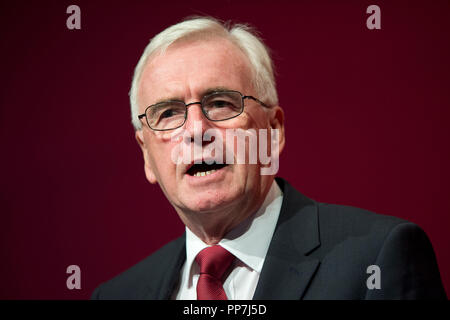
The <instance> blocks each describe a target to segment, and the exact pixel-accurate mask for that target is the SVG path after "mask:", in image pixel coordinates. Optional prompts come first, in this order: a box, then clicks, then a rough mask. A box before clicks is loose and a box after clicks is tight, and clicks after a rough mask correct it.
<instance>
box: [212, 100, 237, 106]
mask: <svg viewBox="0 0 450 320" xmlns="http://www.w3.org/2000/svg"><path fill="white" fill-rule="evenodd" d="M211 107H213V108H225V107H233V104H232V103H231V102H228V101H225V100H215V101H213V102H212V103H211Z"/></svg>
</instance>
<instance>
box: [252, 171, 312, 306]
mask: <svg viewBox="0 0 450 320" xmlns="http://www.w3.org/2000/svg"><path fill="white" fill-rule="evenodd" d="M277 182H278V184H279V185H280V188H281V189H282V190H283V193H284V197H283V204H282V206H281V211H280V217H279V218H278V222H277V226H276V228H275V232H274V235H273V237H272V241H271V243H270V246H269V250H268V252H267V255H266V259H265V262H264V265H263V269H262V270H261V275H260V279H259V282H258V285H257V287H256V291H255V294H254V296H253V299H255V300H270V299H283V300H291V299H301V298H302V297H303V295H304V294H305V292H306V290H307V288H308V285H309V283H310V281H311V280H312V278H313V277H314V274H315V272H316V270H317V268H318V267H319V265H320V262H319V260H317V259H314V258H311V257H309V256H308V254H309V253H310V252H312V251H313V250H314V249H316V248H317V247H318V246H319V245H320V239H319V223H318V214H317V207H316V205H315V203H314V201H312V200H310V199H308V198H307V197H305V196H303V195H302V194H300V193H299V192H298V191H296V190H295V189H294V188H293V187H291V186H290V185H289V184H288V183H287V182H286V181H284V180H282V179H277Z"/></svg>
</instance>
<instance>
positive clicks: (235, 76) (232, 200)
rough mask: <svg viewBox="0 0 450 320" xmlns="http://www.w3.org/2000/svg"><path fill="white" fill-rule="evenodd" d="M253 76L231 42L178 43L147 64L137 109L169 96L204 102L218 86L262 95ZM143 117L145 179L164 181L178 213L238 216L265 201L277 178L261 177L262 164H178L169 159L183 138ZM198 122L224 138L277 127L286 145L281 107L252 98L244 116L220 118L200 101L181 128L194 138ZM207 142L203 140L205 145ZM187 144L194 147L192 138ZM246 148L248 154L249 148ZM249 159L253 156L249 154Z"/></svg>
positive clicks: (141, 140) (139, 136) (140, 139)
mask: <svg viewBox="0 0 450 320" xmlns="http://www.w3.org/2000/svg"><path fill="white" fill-rule="evenodd" d="M251 74H252V73H251V69H250V67H249V61H248V59H247V58H246V57H245V55H244V54H243V53H242V52H241V51H240V50H239V49H238V48H237V47H236V46H234V45H233V44H232V43H230V42H229V41H228V40H225V39H210V40H202V41H190V42H181V43H177V44H174V45H172V46H170V47H169V48H168V49H167V51H166V52H165V53H164V54H163V55H156V56H155V57H152V58H151V59H150V61H149V62H148V63H147V65H146V67H145V69H144V71H143V73H142V76H141V81H140V86H139V95H138V99H139V106H140V110H139V111H140V113H143V112H144V110H145V108H146V107H147V106H149V105H152V104H155V103H157V102H161V101H166V100H182V101H184V102H185V103H190V102H195V101H201V99H202V97H203V96H204V94H205V93H206V92H208V91H210V90H211V89H214V88H226V89H229V90H236V91H239V92H241V93H242V94H243V95H252V96H255V97H257V98H258V96H257V94H256V93H255V91H254V88H253V86H252V79H251ZM143 120H144V121H143V122H142V123H143V126H142V130H138V131H137V132H136V138H137V140H138V142H139V144H140V146H141V148H142V151H143V155H144V160H145V173H146V176H147V179H148V180H149V181H150V182H151V183H158V184H159V185H160V187H161V189H162V190H163V192H164V193H165V195H166V197H167V198H168V200H169V201H170V202H171V204H172V205H173V206H174V207H175V209H176V210H177V212H178V213H184V214H195V213H207V214H214V213H218V212H222V213H224V212H227V214H229V215H230V219H238V215H242V214H244V213H245V212H246V211H247V212H248V211H251V210H256V209H257V207H258V206H260V205H261V203H262V201H263V200H264V197H265V194H266V193H267V191H268V189H269V188H270V185H271V183H272V181H273V176H262V175H261V174H260V167H261V165H260V164H229V165H226V166H225V167H223V168H220V169H219V170H216V171H215V172H213V173H212V174H209V175H205V176H196V175H193V174H192V164H184V163H180V164H176V163H175V162H174V161H172V160H171V155H172V151H173V149H174V148H175V147H176V146H177V145H179V144H180V141H172V139H171V136H172V134H173V130H172V131H164V132H161V131H159V132H158V131H153V130H151V129H150V128H149V127H148V126H147V124H146V123H145V119H143ZM194 122H197V125H198V124H199V123H200V124H201V128H202V132H205V131H206V130H208V129H215V130H218V131H219V132H221V133H222V136H223V137H225V136H226V134H225V130H226V129H237V128H241V129H244V130H245V129H251V128H252V129H255V130H256V131H258V129H268V128H278V129H280V136H281V137H280V151H281V150H282V148H283V146H284V130H283V114H282V111H281V109H280V108H279V107H273V108H271V109H269V110H264V108H263V107H262V106H261V105H260V104H258V103H257V102H256V101H254V100H251V99H246V100H245V108H244V112H243V113H242V114H241V115H239V116H238V117H236V118H233V119H229V120H225V121H220V122H212V121H210V120H208V119H207V118H206V117H205V116H204V115H203V113H202V111H201V107H200V105H192V106H190V107H189V109H188V117H187V120H186V122H185V124H184V126H183V127H182V129H184V130H186V132H188V133H190V134H191V137H194ZM184 143H187V142H184ZM208 143H210V142H207V141H205V142H203V148H205V147H206V146H207V144H208ZM189 144H191V145H190V147H192V148H193V144H194V142H193V141H192V142H189ZM246 150H247V152H248V148H247V149H246ZM246 159H249V158H248V155H247V158H246ZM247 162H248V161H247ZM237 208H239V209H238V210H236V209H237ZM233 215H236V217H233Z"/></svg>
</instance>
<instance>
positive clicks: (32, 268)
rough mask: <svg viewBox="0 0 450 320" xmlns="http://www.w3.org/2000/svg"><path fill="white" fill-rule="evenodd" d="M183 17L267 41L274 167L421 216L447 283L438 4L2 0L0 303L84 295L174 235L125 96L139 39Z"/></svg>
mask: <svg viewBox="0 0 450 320" xmlns="http://www.w3.org/2000/svg"><path fill="white" fill-rule="evenodd" d="M71 4H77V5H78V6H80V8H81V30H68V29H67V27H66V19H67V17H68V16H69V15H68V14H66V8H67V7H68V6H69V5H71ZM370 4H377V5H379V6H380V8H381V27H382V29H381V30H368V29H367V28H366V19H367V17H368V15H367V14H366V8H367V7H368V6H369V5H370ZM192 14H209V15H213V16H215V17H218V18H221V19H225V20H228V19H233V20H235V21H239V22H248V23H251V24H252V25H254V26H255V27H256V28H257V29H258V30H259V31H260V32H261V33H262V36H263V38H264V39H265V41H266V43H267V45H268V46H269V47H270V48H272V50H273V56H274V60H275V64H276V69H277V82H278V91H279V96H280V103H281V105H282V107H284V109H285V114H286V131H287V144H286V149H285V151H284V154H283V155H282V157H281V160H280V161H281V162H280V171H279V176H282V177H285V178H286V179H288V181H290V182H291V183H292V184H293V185H294V186H295V187H296V188H297V189H299V190H300V191H301V192H303V193H304V194H306V195H308V196H309V197H311V198H313V199H316V200H319V201H323V202H331V203H340V204H348V205H353V206H358V207H362V208H366V209H369V210H373V211H375V212H379V213H383V214H389V215H394V216H398V217H401V218H404V219H408V220H410V221H413V222H415V223H417V224H419V225H420V226H422V227H423V229H424V230H425V231H426V232H427V234H428V235H429V237H430V239H431V241H432V243H433V246H434V248H435V251H436V255H437V259H438V263H439V267H440V270H441V275H442V279H443V281H444V284H445V287H446V290H447V292H450V291H449V290H450V273H449V269H450V250H449V240H450V234H449V222H450V201H449V198H450V197H449V194H450V185H449V178H450V167H449V162H450V151H449V137H450V126H449V119H450V111H449V106H450V92H449V89H450V62H449V57H450V41H449V31H450V2H448V1H437V0H436V1H425V0H422V1H331V0H330V1H298V2H297V1H296V2H294V1H281V0H279V1H261V0H259V1H248V2H245V3H244V2H242V1H221V2H217V1H202V2H199V1H197V2H191V3H188V4H187V3H185V2H184V1H175V2H173V1H172V2H170V1H162V2H161V1H158V2H155V3H151V2H150V1H115V2H111V1H39V2H37V1H16V2H9V1H8V2H6V1H3V2H2V3H1V5H0V35H1V37H0V39H1V51H0V52H1V53H0V54H1V58H2V59H1V61H2V68H1V74H2V76H1V80H0V81H1V86H0V92H1V96H0V99H1V100H0V105H1V109H0V112H1V113H0V124H1V126H0V139H1V140H0V141H1V150H2V151H1V157H0V168H1V170H2V174H1V180H0V181H1V183H0V197H1V198H0V210H1V224H0V226H1V233H0V237H1V249H0V261H1V263H0V283H1V286H0V298H3V299H85V298H88V297H89V296H90V294H91V292H92V290H93V289H94V287H96V286H97V285H98V284H99V283H100V282H102V281H105V280H107V279H109V278H111V277H113V276H114V275H116V274H117V273H119V272H121V271H123V270H125V269H126V268H128V267H130V266H131V265H133V264H135V263H136V262H138V261H139V260H141V259H143V258H144V257H146V256H147V255H148V254H150V253H151V252H153V251H154V250H156V249H157V248H159V247H160V246H161V245H163V244H164V243H166V242H168V241H169V240H171V239H173V238H175V237H176V236H178V235H180V234H181V233H182V232H183V230H184V226H183V225H182V223H181V222H180V221H179V219H178V217H177V215H176V213H175V211H174V210H173V209H172V208H171V206H170V205H169V204H168V202H167V200H166V199H165V198H164V196H163V194H162V192H161V191H160V190H159V188H158V187H157V186H152V185H150V184H149V183H148V182H147V181H146V179H145V176H144V171H143V160H142V157H141V153H140V150H139V148H138V146H137V144H136V142H135V140H134V136H133V129H132V127H131V124H130V121H129V119H130V115H129V104H128V96H127V92H128V90H129V85H130V81H131V76H132V71H133V68H134V66H135V64H136V63H137V60H138V58H139V56H140V54H141V52H142V50H143V49H144V47H145V45H146V44H147V43H148V40H149V39H150V38H151V37H152V36H153V35H155V34H156V33H157V32H159V31H161V30H162V29H164V28H165V27H167V26H169V25H171V24H173V23H176V22H178V21H179V20H181V19H182V18H183V17H186V16H188V15H192ZM72 264H75V265H78V266H80V268H81V290H68V289H67V287H66V278H67V276H68V275H67V274H66V268H67V266H69V265H72Z"/></svg>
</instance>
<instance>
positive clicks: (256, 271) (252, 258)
mask: <svg viewBox="0 0 450 320" xmlns="http://www.w3.org/2000/svg"><path fill="white" fill-rule="evenodd" d="M282 200H283V193H282V191H281V190H280V188H279V187H278V184H277V183H276V182H275V181H273V183H272V186H271V188H270V190H269V192H268V193H267V196H266V199H265V200H264V203H263V205H262V206H261V208H260V209H259V210H258V211H257V212H256V213H255V214H253V215H252V216H251V217H249V218H248V219H246V220H245V221H243V222H242V223H241V224H239V225H238V226H237V227H235V228H234V229H233V230H231V231H230V232H229V233H227V235H226V236H225V237H224V238H223V239H222V240H220V242H219V243H218V244H219V245H220V246H222V247H223V248H225V249H226V250H228V251H229V252H231V253H232V254H233V255H234V256H235V257H236V259H235V260H234V262H233V264H232V266H231V267H230V271H229V272H228V276H226V279H225V281H224V283H223V288H224V290H225V293H226V295H227V297H228V299H229V300H250V299H252V298H253V294H254V293H255V289H256V285H257V284H258V280H259V275H260V273H261V269H262V266H263V264H264V260H265V258H266V254H267V250H268V249H269V245H270V241H271V240H272V235H273V232H274V230H275V226H276V224H277V221H278V216H279V215H280V209H281V203H282ZM206 247H208V245H207V244H206V243H204V242H203V241H202V240H200V238H198V237H197V236H196V235H195V234H194V233H192V231H191V230H189V228H187V227H186V261H185V263H184V265H183V267H182V268H181V279H180V283H179V287H178V289H177V290H175V292H174V294H173V296H172V298H174V299H177V300H196V299H197V281H198V278H199V272H200V268H199V266H198V264H197V262H195V257H196V256H197V254H198V253H199V252H200V251H201V250H203V249H204V248H206Z"/></svg>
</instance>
